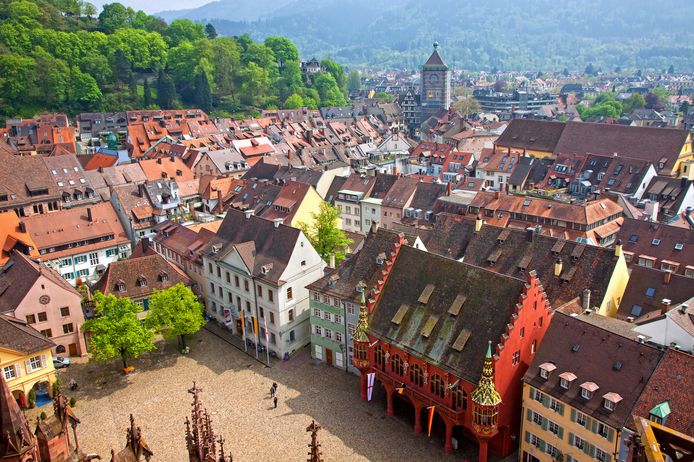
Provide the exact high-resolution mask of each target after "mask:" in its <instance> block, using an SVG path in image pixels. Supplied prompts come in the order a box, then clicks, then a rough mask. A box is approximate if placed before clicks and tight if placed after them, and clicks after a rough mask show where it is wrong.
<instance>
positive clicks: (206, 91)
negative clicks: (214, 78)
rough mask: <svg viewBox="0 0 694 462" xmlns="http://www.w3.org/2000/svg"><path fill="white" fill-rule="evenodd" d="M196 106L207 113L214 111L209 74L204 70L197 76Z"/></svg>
mask: <svg viewBox="0 0 694 462" xmlns="http://www.w3.org/2000/svg"><path fill="white" fill-rule="evenodd" d="M195 104H196V105H197V106H198V107H199V108H200V109H202V110H203V111H205V112H210V111H211V110H212V91H211V90H210V82H209V81H208V80H207V73H206V72H205V71H204V70H202V69H201V70H200V72H198V73H197V74H196V75H195Z"/></svg>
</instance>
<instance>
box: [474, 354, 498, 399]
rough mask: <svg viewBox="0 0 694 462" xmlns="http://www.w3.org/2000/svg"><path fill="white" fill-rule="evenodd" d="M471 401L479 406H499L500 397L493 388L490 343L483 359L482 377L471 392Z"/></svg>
mask: <svg viewBox="0 0 694 462" xmlns="http://www.w3.org/2000/svg"><path fill="white" fill-rule="evenodd" d="M472 401H473V402H474V403H476V404H478V405H480V406H488V407H492V406H498V405H499V404H501V395H499V392H498V391H496V387H494V367H493V363H492V342H491V340H490V341H489V344H488V345H487V355H486V356H485V358H484V367H483V368H482V377H481V378H480V381H479V384H478V385H477V388H475V390H474V391H473V392H472Z"/></svg>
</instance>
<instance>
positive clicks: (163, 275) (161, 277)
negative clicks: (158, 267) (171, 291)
mask: <svg viewBox="0 0 694 462" xmlns="http://www.w3.org/2000/svg"><path fill="white" fill-rule="evenodd" d="M159 280H160V281H161V282H166V281H168V280H169V275H168V273H167V272H166V271H162V272H161V273H159Z"/></svg>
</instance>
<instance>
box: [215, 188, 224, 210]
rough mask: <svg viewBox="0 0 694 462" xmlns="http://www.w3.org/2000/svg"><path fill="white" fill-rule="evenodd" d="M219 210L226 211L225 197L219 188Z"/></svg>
mask: <svg viewBox="0 0 694 462" xmlns="http://www.w3.org/2000/svg"><path fill="white" fill-rule="evenodd" d="M217 210H218V211H219V213H222V212H223V211H224V197H223V194H222V190H221V189H218V190H217Z"/></svg>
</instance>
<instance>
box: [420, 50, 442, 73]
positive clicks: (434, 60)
mask: <svg viewBox="0 0 694 462" xmlns="http://www.w3.org/2000/svg"><path fill="white" fill-rule="evenodd" d="M439 66H443V67H445V68H446V69H448V66H446V63H445V62H443V59H442V58H441V55H440V54H439V52H438V50H436V49H434V52H433V53H432V54H431V56H429V59H427V62H426V63H424V67H425V68H427V67H439Z"/></svg>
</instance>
